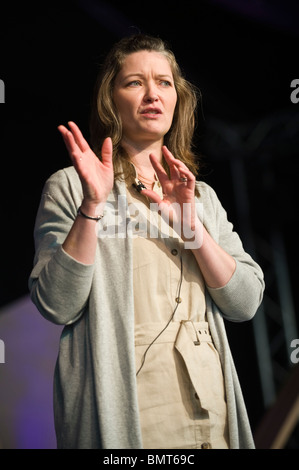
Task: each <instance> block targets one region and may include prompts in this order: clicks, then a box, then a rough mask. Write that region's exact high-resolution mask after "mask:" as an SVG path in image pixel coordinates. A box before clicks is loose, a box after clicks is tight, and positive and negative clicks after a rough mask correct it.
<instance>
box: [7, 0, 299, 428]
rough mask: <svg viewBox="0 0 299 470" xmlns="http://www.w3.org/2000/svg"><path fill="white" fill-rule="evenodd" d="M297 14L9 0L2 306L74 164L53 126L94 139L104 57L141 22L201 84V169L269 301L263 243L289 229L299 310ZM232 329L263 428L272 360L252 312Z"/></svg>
mask: <svg viewBox="0 0 299 470" xmlns="http://www.w3.org/2000/svg"><path fill="white" fill-rule="evenodd" d="M38 5H39V6H38ZM298 13H299V8H298V6H297V3H296V2H295V1H293V2H292V1H283V2H282V1H272V2H270V1H266V0H261V1H249V0H248V1H247V0H244V1H237V0H235V1H233V0H222V1H221V0H218V1H217V0H214V1H208V0H206V1H199V2H188V1H184V2H182V1H179V2H140V1H139V2H113V1H112V2H102V1H97V0H86V1H83V0H82V1H73V2H65V1H64V2H55V1H51V2H40V3H39V4H37V3H35V4H31V3H30V2H29V3H28V2H22V3H21V4H15V3H13V2H11V3H9V4H8V3H7V4H6V5H5V6H4V5H3V4H2V5H1V16H0V41H1V42H0V79H2V80H3V81H4V83H5V104H0V119H1V126H0V152H1V154H0V155H1V158H0V164H1V206H0V218H1V268H2V269H1V283H0V289H1V290H0V302H1V303H0V307H4V306H6V305H7V304H9V303H11V302H13V301H14V300H15V299H18V298H19V297H22V296H24V295H27V294H28V287H27V280H28V276H29V274H30V271H31V268H32V261H33V255H34V245H33V236H32V233H33V225H34V220H35V215H36V211H37V207H38V204H39V199H40V194H41V190H42V187H43V185H44V182H45V180H46V179H47V178H48V177H49V176H50V175H51V174H52V173H53V172H55V171H56V170H58V169H59V168H62V167H65V166H68V165H69V164H70V163H69V159H68V155H67V152H66V150H65V147H64V145H63V142H62V139H61V137H60V134H59V133H58V131H57V126H58V125H59V124H66V122H67V121H68V120H73V121H75V122H77V124H78V125H79V126H80V128H81V129H82V131H83V133H84V135H85V136H86V138H87V139H88V119H89V111H90V101H91V95H92V91H93V85H94V82H95V78H96V75H97V70H98V66H99V64H100V63H101V61H102V60H103V57H104V56H105V54H106V53H107V52H108V50H109V49H110V47H111V46H112V44H113V43H114V42H115V41H117V40H118V39H120V38H121V37H122V36H126V35H130V34H133V33H136V32H139V31H140V32H143V33H148V34H152V35H158V36H160V37H162V38H163V39H166V40H167V41H168V42H169V43H170V46H171V48H172V49H173V51H174V52H175V54H176V57H177V60H178V62H179V64H180V65H181V68H182V69H183V71H184V74H185V75H186V78H187V79H189V80H190V81H191V82H193V83H194V84H195V85H197V87H198V88H199V89H200V90H201V93H202V96H203V100H202V104H201V106H200V107H199V111H198V126H197V130H196V134H195V144H196V149H197V152H198V154H199V155H201V158H202V159H203V161H204V163H205V165H204V167H203V169H202V175H201V178H202V179H203V180H204V181H206V182H207V183H209V184H211V185H212V186H213V187H214V189H215V190H216V192H217V194H218V196H219V198H220V200H221V202H222V203H223V205H224V207H225V208H226V210H227V212H228V216H229V219H230V220H231V221H232V222H233V223H234V225H235V228H236V230H237V231H238V232H239V233H240V234H241V237H242V240H243V241H244V245H245V248H246V249H248V251H250V252H251V253H252V254H253V255H254V256H255V257H256V259H257V261H258V262H259V263H260V264H261V266H262V267H263V269H264V270H265V274H266V282H267V281H268V282H267V291H266V292H267V294H268V296H269V297H271V298H273V297H274V298H275V295H276V290H277V285H276V284H275V283H273V276H274V274H273V269H271V259H269V258H267V248H265V247H268V245H269V243H270V244H271V240H273V234H278V235H279V240H280V241H281V242H282V244H283V248H284V252H285V255H286V262H287V269H288V272H289V275H290V289H291V296H292V301H293V303H294V306H295V311H296V312H297V313H296V316H297V318H298V288H297V279H298V277H297V275H296V273H297V269H296V268H297V238H298V235H297V232H298V228H297V218H298V217H297V214H298V210H297V205H298V196H297V189H298V183H297V180H298V172H297V170H298V143H299V123H298V114H299V113H298V111H299V103H298V104H297V105H296V104H295V103H292V102H291V99H290V95H291V92H292V91H293V90H292V88H291V81H292V80H293V79H296V78H299V77H298V75H299V73H298V72H299V71H298V32H299V28H298ZM298 96H299V94H298ZM263 247H264V249H263ZM227 328H228V334H229V338H230V340H231V345H232V351H233V355H234V358H235V362H236V366H237V370H238V373H239V376H240V381H241V385H242V388H243V390H244V395H245V400H246V403H247V406H248V412H249V416H250V419H251V422H252V425H253V428H255V427H256V426H257V425H258V424H259V422H260V420H261V418H262V416H263V413H264V411H265V405H264V403H263V400H262V398H261V388H260V383H259V377H258V371H257V363H258V361H259V360H262V358H258V357H257V356H256V352H255V347H254V337H253V336H254V333H253V329H252V323H251V322H249V323H246V324H238V325H231V324H229V325H227ZM0 337H1V334H0Z"/></svg>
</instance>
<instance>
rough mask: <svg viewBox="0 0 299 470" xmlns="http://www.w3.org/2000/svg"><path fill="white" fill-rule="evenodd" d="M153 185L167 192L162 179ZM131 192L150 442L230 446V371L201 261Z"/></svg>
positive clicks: (142, 388) (141, 385) (145, 428)
mask: <svg viewBox="0 0 299 470" xmlns="http://www.w3.org/2000/svg"><path fill="white" fill-rule="evenodd" d="M154 190H155V191H157V192H158V193H159V194H161V188H160V185H159V182H158V181H157V182H156V183H155V186H154ZM127 197H128V203H129V208H130V214H131V221H132V225H131V227H132V233H133V268H134V269H133V276H134V278H133V281H134V307H135V355H136V373H137V390H138V402H139V411H140V422H141V430H142V439H143V447H144V448H147V449H200V448H203V449H205V448H218V449H220V448H221V449H223V448H228V429H227V409H226V401H225V392H224V383H223V375H222V369H221V364H220V360H219V356H218V353H217V351H216V349H215V347H214V345H213V342H212V338H211V336H210V332H209V326H208V323H207V322H206V318H205V310H206V306H205V286H204V281H203V278H202V275H201V272H200V269H199V267H198V264H197V262H196V260H195V257H194V255H193V253H192V252H191V250H185V249H184V247H183V241H182V240H181V239H180V238H179V237H178V236H177V235H175V234H174V233H173V232H172V230H171V228H170V227H169V225H168V224H166V223H163V220H162V218H161V217H160V216H158V215H157V214H155V217H154V216H153V212H152V211H150V204H149V201H147V200H146V198H145V197H144V196H142V194H139V193H138V192H137V191H136V189H134V188H131V187H130V188H128V191H127ZM157 227H158V229H157ZM150 235H151V236H150Z"/></svg>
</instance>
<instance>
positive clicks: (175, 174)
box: [162, 145, 180, 179]
mask: <svg viewBox="0 0 299 470" xmlns="http://www.w3.org/2000/svg"><path fill="white" fill-rule="evenodd" d="M162 153H163V156H164V158H165V160H166V163H167V165H168V167H169V171H170V177H171V179H177V178H179V177H180V172H179V169H178V164H179V163H180V160H178V159H177V158H174V156H173V155H172V153H171V152H170V151H169V150H168V148H167V147H166V145H163V147H162Z"/></svg>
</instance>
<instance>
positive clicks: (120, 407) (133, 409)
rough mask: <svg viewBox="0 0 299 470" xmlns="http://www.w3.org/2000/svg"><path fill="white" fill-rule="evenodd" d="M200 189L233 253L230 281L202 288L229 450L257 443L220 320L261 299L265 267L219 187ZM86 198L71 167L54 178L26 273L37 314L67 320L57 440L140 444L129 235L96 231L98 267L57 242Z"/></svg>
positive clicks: (57, 380)
mask: <svg viewBox="0 0 299 470" xmlns="http://www.w3.org/2000/svg"><path fill="white" fill-rule="evenodd" d="M197 186H198V189H199V192H200V198H199V201H200V202H201V203H202V207H203V223H204V225H205V227H206V228H207V230H208V231H209V233H210V234H211V236H212V237H213V238H214V239H215V240H216V242H217V243H219V244H220V245H221V246H222V247H223V248H224V249H225V250H226V251H227V252H228V253H230V254H231V255H232V256H233V257H234V258H235V260H236V270H235V272H234V274H233V276H232V278H231V279H230V281H229V282H228V283H227V285H226V286H224V287H222V288H218V289H211V288H207V289H206V305H207V318H208V322H209V325H210V329H211V334H212V337H213V340H214V343H215V346H216V348H217V350H218V352H219V354H220V358H221V361H222V366H223V371H224V377H225V388H226V397H227V406H228V420H229V436H230V448H232V449H237V448H254V442H253V438H252V434H251V429H250V424H249V420H248V416H247V412H246V407H245V404H244V401H243V396H242V392H241V388H240V384H239V380H238V377H237V373H236V370H235V366H234V363H233V359H232V355H231V352H230V348H229V344H228V340H227V336H226V332H225V326H224V321H223V317H224V318H225V319H227V320H230V321H236V322H239V321H240V322H241V321H246V320H249V319H251V318H252V317H253V316H254V314H255V313H256V311H257V309H258V306H259V305H260V303H261V300H262V296H263V290H264V281H263V273H262V271H261V269H260V267H259V266H258V265H257V264H256V263H255V262H254V261H253V259H252V258H251V257H250V256H249V255H248V254H247V253H246V252H245V251H244V249H243V247H242V244H241V241H240V239H239V237H238V235H237V234H236V232H234V231H233V227H232V224H231V223H230V222H228V220H227V216H226V212H225V210H224V209H223V208H222V206H221V204H220V202H219V200H218V198H217V196H216V194H215V192H214V190H213V189H212V188H211V187H210V186H208V185H207V184H205V183H203V182H198V183H197ZM119 195H122V196H123V197H124V196H125V195H126V187H125V183H124V182H122V181H116V182H115V185H114V188H113V191H112V192H111V194H110V197H109V199H108V201H107V205H106V208H107V213H106V215H107V216H109V211H111V208H112V207H113V206H114V207H115V208H117V206H116V202H117V199H118V196H119ZM81 201H82V188H81V183H80V180H79V178H78V175H77V173H76V171H75V169H74V168H73V167H69V168H66V169H63V170H59V171H58V172H56V173H55V174H54V175H52V176H51V177H50V178H49V179H48V181H47V182H46V184H45V187H44V190H43V194H42V197H41V202H40V207H39V210H38V213H37V218H36V225H35V244H36V253H35V259H34V267H33V270H32V272H31V275H30V279H29V288H30V292H31V298H32V300H33V302H34V303H35V305H36V306H37V308H38V310H39V311H40V313H41V314H42V315H43V316H44V317H45V318H47V319H48V320H50V321H52V322H54V323H57V324H62V325H65V327H64V329H63V332H62V334H61V340H60V348H59V355H58V359H57V363H56V368H55V377H54V417H55V427H56V435H57V446H58V448H69V449H70V448H97V449H100V448H103V449H116V448H118V449H125V448H128V449H130V448H131V449H138V448H142V439H141V431H140V424H139V414H138V402H137V391H136V376H135V352H134V309H133V283H132V238H130V237H128V236H120V237H114V238H112V237H106V238H99V242H98V246H97V252H96V259H95V262H94V264H93V265H85V264H82V263H80V262H78V261H76V260H75V259H73V258H72V257H71V256H69V255H68V254H67V253H66V252H65V251H64V250H63V248H62V246H61V245H62V243H63V241H64V239H65V237H66V236H67V234H68V232H69V230H70V228H71V226H72V224H73V222H74V220H75V218H76V215H77V208H78V207H79V206H80V204H81ZM201 213H202V212H201ZM127 217H129V215H128V214H127ZM200 217H202V215H201V216H200ZM108 219H109V217H108ZM126 220H128V219H126Z"/></svg>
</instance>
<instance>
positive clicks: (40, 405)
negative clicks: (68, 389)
mask: <svg viewBox="0 0 299 470" xmlns="http://www.w3.org/2000/svg"><path fill="white" fill-rule="evenodd" d="M61 331H62V327H60V326H58V325H54V324H52V323H50V322H48V321H47V320H45V319H44V318H43V317H42V316H41V315H40V313H39V312H38V311H37V309H36V307H35V306H34V305H33V304H32V302H31V300H30V299H29V297H28V296H25V297H22V298H21V299H19V300H17V301H15V302H13V303H12V304H10V305H8V306H6V307H5V308H3V309H2V310H0V340H1V357H0V416H1V421H0V449H1V448H2V449H54V448H56V439H55V432H54V420H53V403H52V399H53V374H54V368H55V362H56V358H57V353H58V347H59V338H60V334H61Z"/></svg>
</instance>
